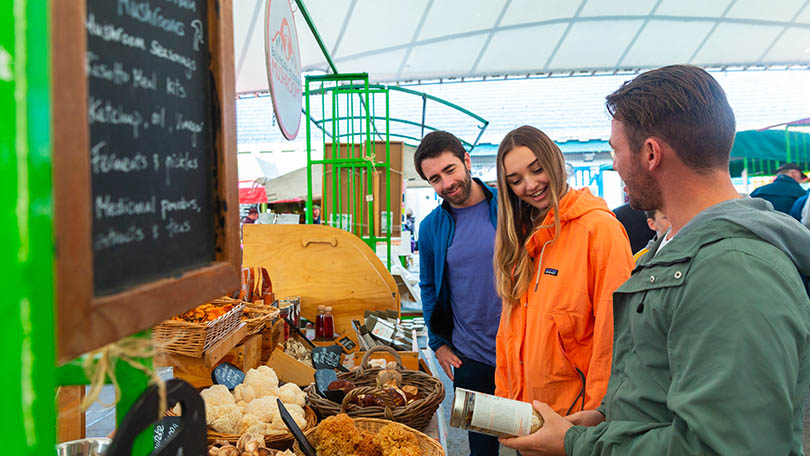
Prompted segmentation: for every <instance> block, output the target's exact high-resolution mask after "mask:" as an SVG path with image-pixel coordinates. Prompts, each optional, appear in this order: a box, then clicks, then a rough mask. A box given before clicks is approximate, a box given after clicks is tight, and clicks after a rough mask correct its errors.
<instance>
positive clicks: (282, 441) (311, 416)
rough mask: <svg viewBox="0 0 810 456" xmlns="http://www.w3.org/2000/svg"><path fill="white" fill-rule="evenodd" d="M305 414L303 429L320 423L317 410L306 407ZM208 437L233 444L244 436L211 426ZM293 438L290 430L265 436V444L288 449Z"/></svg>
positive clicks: (210, 439) (168, 413)
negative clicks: (223, 431) (305, 421)
mask: <svg viewBox="0 0 810 456" xmlns="http://www.w3.org/2000/svg"><path fill="white" fill-rule="evenodd" d="M304 414H305V415H306V417H305V418H306V420H307V425H306V426H304V427H303V428H302V429H301V430H302V431H304V432H307V431H309V430H310V429H315V427H316V426H317V424H318V417H316V416H315V412H314V411H313V410H312V409H311V408H309V407H304ZM166 415H168V416H177V415H175V413H174V412H172V411H171V410H168V411H167V412H166ZM207 437H208V444H209V445H210V444H212V443H214V442H216V441H217V440H224V441H226V442H231V443H232V444H234V445H236V442H238V441H239V437H242V436H241V435H240V434H224V433H222V432H217V431H215V430H213V429H211V427H210V426H209V427H208V436H207ZM293 440H295V438H294V437H293V435H292V434H291V433H289V432H286V433H284V434H278V435H267V436H265V437H264V442H265V445H267V448H275V449H278V450H286V449H287V448H289V447H290V445H291V444H292V442H293Z"/></svg>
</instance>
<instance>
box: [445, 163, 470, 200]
mask: <svg viewBox="0 0 810 456" xmlns="http://www.w3.org/2000/svg"><path fill="white" fill-rule="evenodd" d="M459 185H460V186H461V193H459V194H458V196H455V197H448V196H447V195H446V194H444V195H440V196H441V197H442V198H444V199H446V200H447V201H448V202H450V204H454V205H456V206H461V205H463V204H464V203H465V202H466V201H467V199H469V197H470V193H472V174H471V173H470V170H466V175H465V177H464V180H463V181H461V182H460V183H459ZM455 189H456V188H455V186H454V188H450V189H448V192H447V193H448V194H449V193H452V192H453V191H454V190H455Z"/></svg>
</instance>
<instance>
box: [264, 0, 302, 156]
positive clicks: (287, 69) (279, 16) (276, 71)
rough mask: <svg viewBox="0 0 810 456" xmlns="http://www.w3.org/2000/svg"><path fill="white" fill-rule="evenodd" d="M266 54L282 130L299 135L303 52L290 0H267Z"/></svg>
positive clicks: (291, 134)
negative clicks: (299, 46)
mask: <svg viewBox="0 0 810 456" xmlns="http://www.w3.org/2000/svg"><path fill="white" fill-rule="evenodd" d="M265 11H266V15H265V21H264V55H265V59H266V61H267V82H268V84H269V85H270V96H271V98H272V99H273V111H274V112H275V114H276V120H277V121H278V126H279V128H280V129H281V134H283V135H284V137H285V138H287V139H290V140H292V139H295V137H296V135H298V128H299V127H300V125H301V91H302V84H301V53H300V51H299V49H298V32H297V31H296V29H295V17H294V16H293V12H292V8H291V7H290V3H289V0H267V8H266V9H265Z"/></svg>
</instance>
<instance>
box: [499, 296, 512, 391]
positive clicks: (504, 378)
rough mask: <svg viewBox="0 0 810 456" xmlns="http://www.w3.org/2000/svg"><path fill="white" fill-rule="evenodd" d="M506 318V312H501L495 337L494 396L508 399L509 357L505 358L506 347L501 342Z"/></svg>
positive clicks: (502, 341)
mask: <svg viewBox="0 0 810 456" xmlns="http://www.w3.org/2000/svg"><path fill="white" fill-rule="evenodd" d="M507 318H508V316H507V314H506V312H501V322H500V324H499V325H498V334H497V335H496V336H495V395H496V396H498V397H509V383H508V382H509V377H508V375H507V372H508V369H509V366H508V359H509V357H508V356H506V345H505V344H504V340H503V339H504V329H503V328H504V326H505V325H506V324H507V323H506V322H505V320H506V319H507ZM509 398H510V399H514V398H512V397H509Z"/></svg>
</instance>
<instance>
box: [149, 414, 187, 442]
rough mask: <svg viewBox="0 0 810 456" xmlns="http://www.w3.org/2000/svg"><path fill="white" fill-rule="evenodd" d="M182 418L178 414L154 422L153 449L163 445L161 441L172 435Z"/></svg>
mask: <svg viewBox="0 0 810 456" xmlns="http://www.w3.org/2000/svg"><path fill="white" fill-rule="evenodd" d="M182 420H183V419H182V418H180V417H179V416H167V417H166V418H163V419H162V420H160V421H158V422H157V423H155V435H154V440H155V449H158V448H160V447H161V446H163V442H164V441H165V440H168V439H169V437H171V436H172V435H174V432H175V431H176V430H177V428H179V427H180V423H181V422H182Z"/></svg>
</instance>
